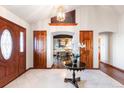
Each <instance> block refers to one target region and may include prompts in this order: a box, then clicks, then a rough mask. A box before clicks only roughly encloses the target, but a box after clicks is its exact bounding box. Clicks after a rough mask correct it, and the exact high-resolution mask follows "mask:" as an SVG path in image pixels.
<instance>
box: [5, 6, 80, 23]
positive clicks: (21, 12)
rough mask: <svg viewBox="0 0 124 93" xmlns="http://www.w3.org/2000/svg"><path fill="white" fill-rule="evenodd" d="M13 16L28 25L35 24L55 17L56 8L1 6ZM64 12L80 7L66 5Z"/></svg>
mask: <svg viewBox="0 0 124 93" xmlns="http://www.w3.org/2000/svg"><path fill="white" fill-rule="evenodd" d="M3 7H4V8H6V9H8V10H9V11H11V12H12V13H14V14H15V15H17V16H19V17H20V18H22V19H24V20H26V21H27V22H28V23H35V22H37V21H38V20H43V19H46V18H49V17H51V16H55V15H56V9H57V7H58V6H52V5H42V6H40V5H3ZM64 7H65V11H70V10H73V9H75V8H78V7H80V6H79V5H68V6H67V5H66V6H64Z"/></svg>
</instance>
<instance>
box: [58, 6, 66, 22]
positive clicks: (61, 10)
mask: <svg viewBox="0 0 124 93" xmlns="http://www.w3.org/2000/svg"><path fill="white" fill-rule="evenodd" d="M57 20H58V21H64V20H65V13H64V7H63V6H59V7H58V9H57Z"/></svg>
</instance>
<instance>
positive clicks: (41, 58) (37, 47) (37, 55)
mask: <svg viewBox="0 0 124 93" xmlns="http://www.w3.org/2000/svg"><path fill="white" fill-rule="evenodd" d="M34 68H40V69H44V68H46V31H34Z"/></svg>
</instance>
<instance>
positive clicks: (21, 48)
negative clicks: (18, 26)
mask: <svg viewBox="0 0 124 93" xmlns="http://www.w3.org/2000/svg"><path fill="white" fill-rule="evenodd" d="M20 52H24V33H23V32H20Z"/></svg>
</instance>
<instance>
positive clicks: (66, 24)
mask: <svg viewBox="0 0 124 93" xmlns="http://www.w3.org/2000/svg"><path fill="white" fill-rule="evenodd" d="M77 25H78V24H77V23H49V26H77Z"/></svg>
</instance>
